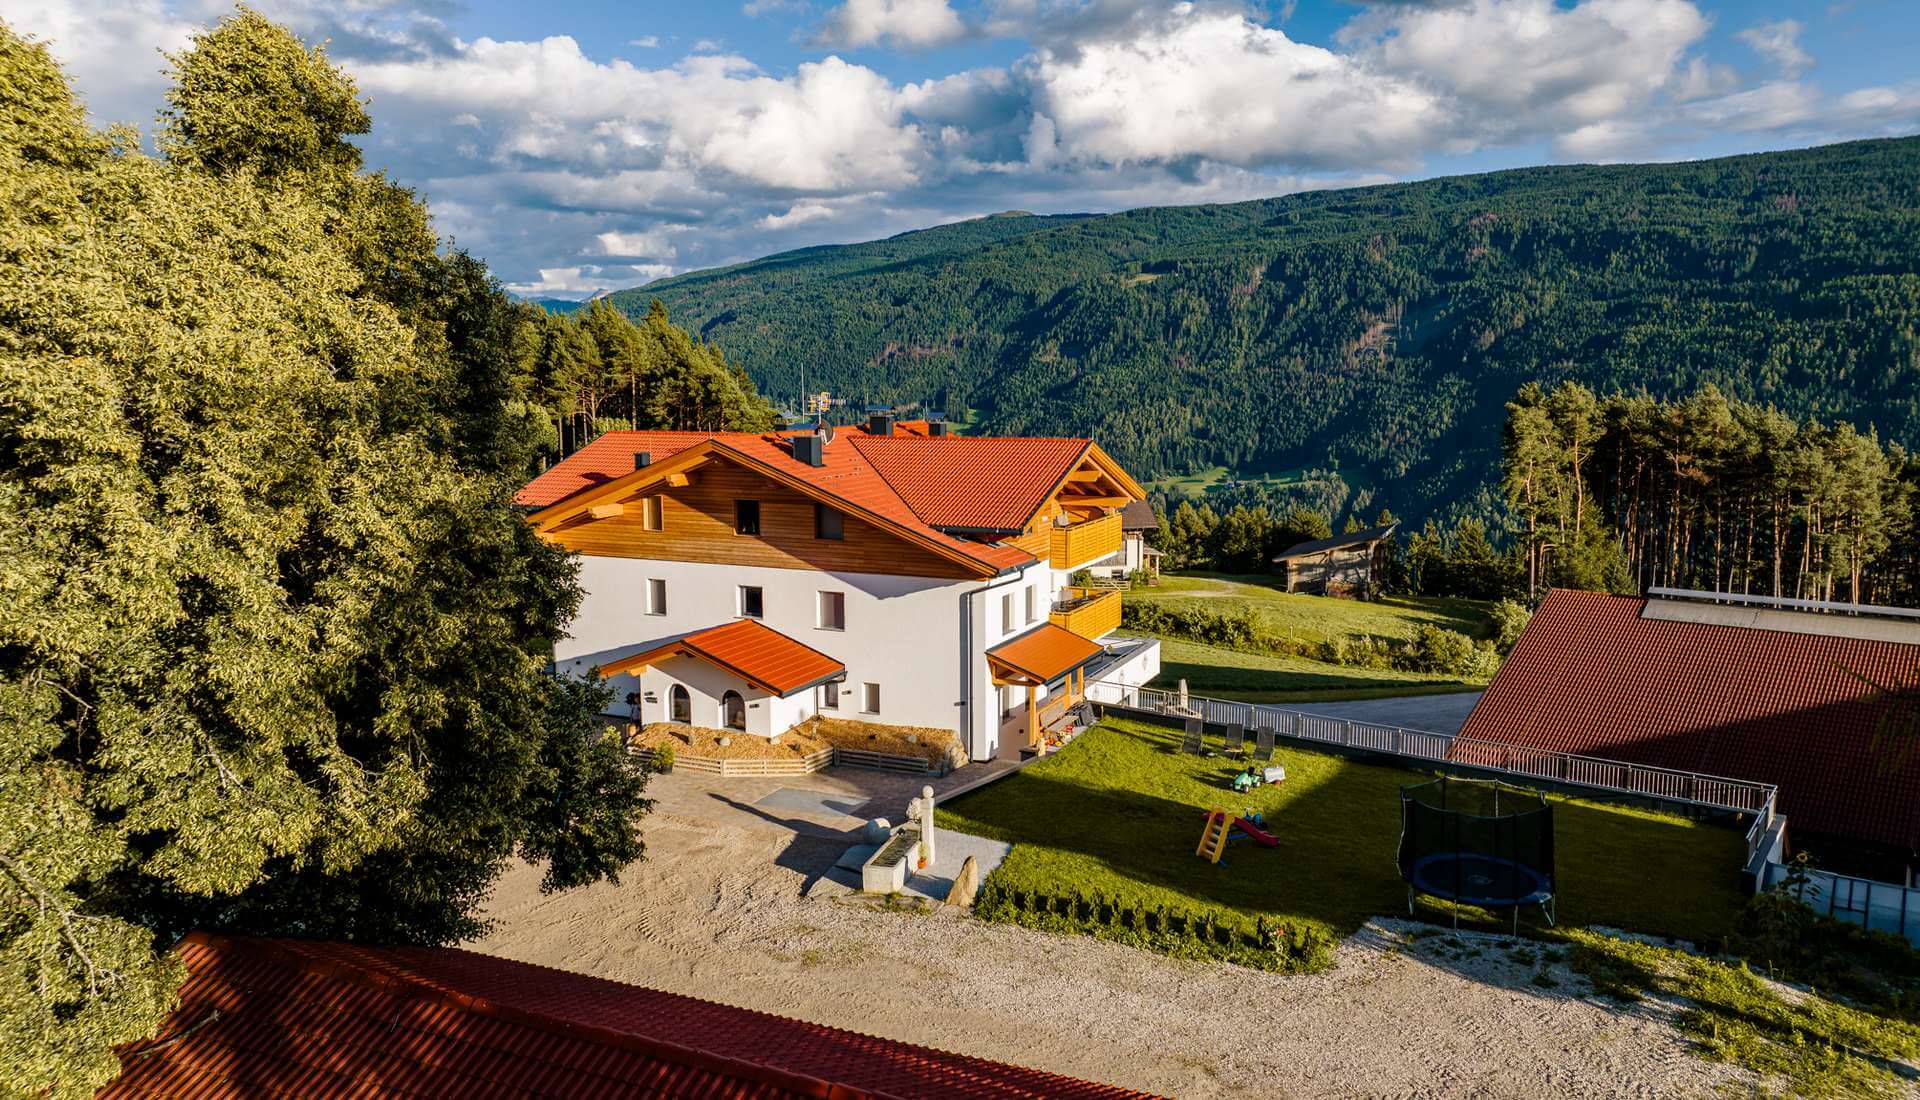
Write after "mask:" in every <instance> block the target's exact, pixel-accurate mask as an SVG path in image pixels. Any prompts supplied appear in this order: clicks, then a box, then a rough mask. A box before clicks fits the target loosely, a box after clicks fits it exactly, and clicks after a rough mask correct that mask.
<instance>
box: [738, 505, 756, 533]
mask: <svg viewBox="0 0 1920 1100" xmlns="http://www.w3.org/2000/svg"><path fill="white" fill-rule="evenodd" d="M733 533H734V534H736V535H758V534H759V533H760V502H759V501H757V500H736V501H734V502H733Z"/></svg>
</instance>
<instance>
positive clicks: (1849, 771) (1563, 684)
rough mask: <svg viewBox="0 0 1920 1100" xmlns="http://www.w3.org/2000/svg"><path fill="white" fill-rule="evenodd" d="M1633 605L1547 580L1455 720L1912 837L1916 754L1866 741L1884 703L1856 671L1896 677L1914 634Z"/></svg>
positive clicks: (1832, 823)
mask: <svg viewBox="0 0 1920 1100" xmlns="http://www.w3.org/2000/svg"><path fill="white" fill-rule="evenodd" d="M1645 606H1646V600H1644V599H1638V598H1627V597H1620V596H1606V595H1600V594H1597V593H1592V592H1568V591H1558V590H1556V591H1554V592H1551V593H1549V594H1548V595H1547V598H1546V601H1545V602H1544V603H1542V604H1541V606H1540V610H1539V611H1538V612H1536V613H1535V614H1534V616H1533V621H1532V622H1531V623H1530V624H1528V626H1527V629H1526V632H1525V633H1524V634H1522V635H1521V637H1520V642H1519V644H1518V645H1516V646H1515V647H1514V649H1513V653H1512V654H1511V655H1509V656H1508V657H1507V660H1506V663H1505V664H1503V665H1502V666H1501V667H1500V671H1499V673H1498V674H1497V675H1495V676H1494V678H1493V683H1492V684H1490V685H1488V687H1487V690H1486V694H1484V695H1482V696H1481V697H1480V701H1479V703H1478V704H1476V705H1475V706H1474V708H1473V713H1472V714H1471V715H1469V716H1468V718H1467V722H1466V725H1465V727H1464V728H1463V729H1462V730H1461V731H1460V734H1461V736H1462V737H1465V738H1479V739H1482V740H1487V741H1498V742H1504V743H1506V744H1510V745H1516V746H1525V747H1529V748H1539V749H1549V750H1554V751H1558V752H1570V753H1579V754H1582V755H1586V756H1597V757H1602V758H1605V759H1610V760H1622V761H1626V762H1629V763H1635V764H1645V765H1650V766H1654V767H1663V768H1675V769H1680V770H1684V771H1693V772H1702V773H1705V774H1709V775H1722V776H1727V777H1730V778H1734V779H1748V780H1756V781H1760V782H1766V783H1773V784H1775V785H1777V786H1778V787H1779V788H1780V804H1779V809H1780V811H1781V812H1782V813H1784V814H1786V815H1787V819H1788V822H1789V828H1798V829H1805V830H1809V831H1812V832H1818V833H1825V834H1829V835H1832V836H1838V837H1847V838H1854V839H1857V840H1866V841H1873V842H1878V843H1882V844H1889V845H1893V846H1896V847H1899V848H1913V847H1920V754H1917V753H1915V752H1914V751H1913V750H1912V749H1911V748H1910V747H1906V746H1899V747H1891V748H1882V749H1880V750H1878V751H1876V749H1875V748H1874V745H1873V741H1874V730H1875V726H1876V725H1877V723H1878V721H1879V719H1880V715H1881V713H1882V710H1883V705H1882V704H1880V703H1878V702H1875V701H1874V700H1872V699H1871V698H1870V696H1871V693H1872V689H1871V688H1870V687H1869V686H1868V685H1867V684H1866V683H1864V682H1862V680H1861V679H1860V677H1861V676H1864V677H1867V678H1870V679H1872V680H1873V681H1875V682H1878V683H1883V684H1887V683H1905V682H1909V680H1910V679H1911V677H1912V676H1913V675H1914V673H1915V671H1916V670H1920V645H1907V644H1902V643H1899V642H1888V641H1874V640H1868V639H1861V638H1848V637H1833V636H1827V635H1819V634H1800V633H1790V632H1787V631H1783V630H1771V629H1762V628H1757V627H1742V626H1722V625H1717V624H1705V623H1689V622H1674V621H1670V620H1665V619H1646V618H1642V617H1641V611H1642V609H1643V608H1644V607H1645ZM1856 673H1857V674H1858V675H1855V674H1856ZM1889 753H1891V754H1894V755H1889ZM1890 765H1892V766H1890Z"/></svg>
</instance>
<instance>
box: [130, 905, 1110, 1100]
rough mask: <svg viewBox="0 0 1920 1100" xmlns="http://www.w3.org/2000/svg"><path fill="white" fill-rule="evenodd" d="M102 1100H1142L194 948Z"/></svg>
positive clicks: (472, 982)
mask: <svg viewBox="0 0 1920 1100" xmlns="http://www.w3.org/2000/svg"><path fill="white" fill-rule="evenodd" d="M178 950H179V953H180V955H181V957H182V958H183V959H184V960H185V962H186V964H187V968H188V971H189V977H188V979H187V982H186V985H185V986H184V987H182V989H181V991H180V1004H179V1007H177V1008H176V1009H174V1011H173V1014H172V1015H171V1016H169V1017H168V1018H167V1021H166V1023H165V1024H163V1025H162V1027H161V1032H160V1035H159V1036H158V1037H156V1038H155V1039H153V1040H152V1041H150V1042H146V1043H136V1044H131V1045H129V1046H127V1047H124V1048H122V1049H121V1051H120V1060H121V1066H122V1071H121V1076H120V1078H119V1080H117V1081H115V1082H114V1083H112V1084H111V1085H108V1086H107V1087H106V1088H105V1089H103V1090H101V1092H100V1093H99V1096H100V1097H102V1098H111V1100H121V1098H131V1097H159V1096H167V1097H174V1096H189V1095H190V1096H196V1097H243V1096H244V1097H309V1096H354V1097H400V1096H417V1097H446V1096H460V1097H481V1096H484V1097H626V1096H684V1097H751V1098H760V1097H768V1098H771V1097H797V1096H812V1097H847V1098H853V1097H921V1096H927V1097H933V1096H938V1097H961V1098H966V1097H1016V1096H1018V1097H1040V1096H1046V1097H1086V1098H1108V1097H1114V1098H1117V1097H1130V1096H1140V1095H1143V1094H1140V1093H1133V1092H1128V1091H1125V1090H1122V1089H1118V1088H1113V1087H1111V1086H1107V1085H1099V1084H1094V1083H1092V1082H1088V1081H1080V1080H1075V1079H1073V1078H1070V1077H1061V1076H1057V1075H1055V1074H1050V1073H1041V1072H1039V1071H1037V1070H1030V1069H1023V1068H1020V1067H1018V1066H1009V1065H1004V1064H1001V1063H997V1062H989V1061H986V1060H984V1059H979V1058H968V1057H965V1056H962V1055H958V1054H947V1053H945V1052H942V1051H938V1050H932V1049H930V1048H927V1047H919V1046H912V1045H909V1044H907V1043H897V1042H892V1041H890V1040H886V1039H876V1038H873V1037H871V1036H866V1035H860V1034H857V1033H855V1032H851V1031H841V1030H839V1029H837V1028H829V1027H822V1026H820V1025H817V1024H809V1023H804V1022H802V1021H799V1020H792V1019H786V1018H784V1017H780V1016H771V1015H768V1014H766V1013H761V1012H750V1011H748V1010H746V1009H740V1008H730V1007H728V1006H726V1005H719V1004H714V1003H712V1002H709V1001H702V1000H697V999H695V998H692V997H683V996H679V995H677V994H673V993H661V992H657V991H655V990H651V989H642V988H640V987H638V986H631V985H622V984H620V983H618V982H610V981H606V980H603V979H600V978H591V977H587V976H585V975H580V974H571V973H567V972H565V971H560V970H550V969H547V968H546V967H541V966H533V965H530V964H527V963H521V962H514V961H511V960H508V959H499V958H493V957H491V956H487V955H479V954H474V953H472V952H468V951H461V950H457V949H454V948H427V947H398V948H373V947H354V946H348V945H345V944H336V943H321V942H314V941H302V940H259V939H245V938H227V937H222V936H209V935H204V934H201V933H194V934H193V935H191V936H188V937H187V938H186V939H185V940H183V941H182V942H181V944H180V947H179V949H178Z"/></svg>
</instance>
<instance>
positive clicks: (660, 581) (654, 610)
mask: <svg viewBox="0 0 1920 1100" xmlns="http://www.w3.org/2000/svg"><path fill="white" fill-rule="evenodd" d="M666 613H667V582H666V580H665V578H662V577H648V578H647V614H649V615H665V614H666Z"/></svg>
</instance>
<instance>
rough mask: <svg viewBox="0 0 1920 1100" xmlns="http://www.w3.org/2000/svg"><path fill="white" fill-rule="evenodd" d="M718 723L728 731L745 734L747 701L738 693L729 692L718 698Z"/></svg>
mask: <svg viewBox="0 0 1920 1100" xmlns="http://www.w3.org/2000/svg"><path fill="white" fill-rule="evenodd" d="M720 723H721V725H724V726H726V727H727V728H728V729H730V730H739V731H740V732H742V733H745V732H746V729H747V701H746V700H745V699H743V698H741V697H740V693H739V692H737V691H729V692H727V693H726V694H725V695H722V696H721V697H720Z"/></svg>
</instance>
